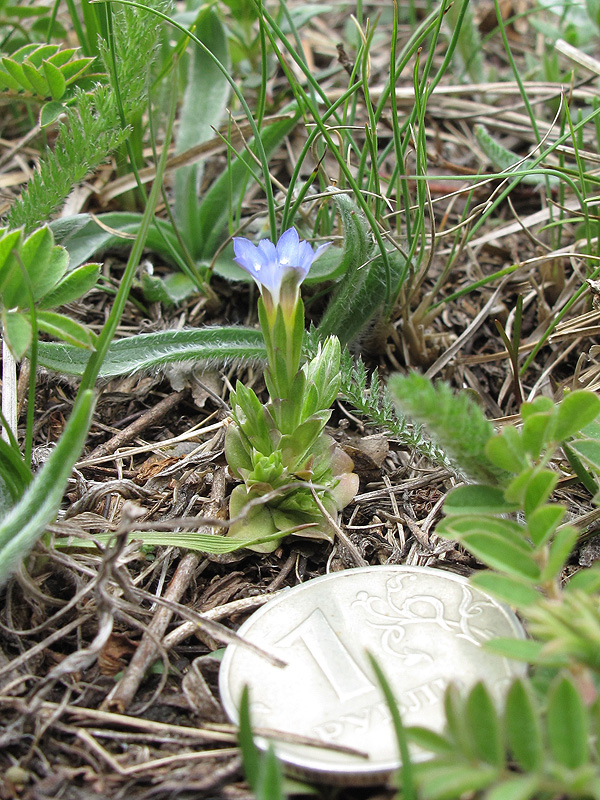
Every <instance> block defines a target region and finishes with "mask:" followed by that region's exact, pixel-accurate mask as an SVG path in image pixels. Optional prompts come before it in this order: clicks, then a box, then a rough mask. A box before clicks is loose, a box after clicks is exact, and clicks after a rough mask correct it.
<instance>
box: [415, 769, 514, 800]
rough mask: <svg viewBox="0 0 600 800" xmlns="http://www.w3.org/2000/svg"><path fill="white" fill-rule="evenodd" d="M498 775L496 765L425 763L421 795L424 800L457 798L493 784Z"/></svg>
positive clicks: (451, 799)
mask: <svg viewBox="0 0 600 800" xmlns="http://www.w3.org/2000/svg"><path fill="white" fill-rule="evenodd" d="M497 777H498V771H497V770H496V769H495V768H494V767H485V766H482V765H481V764H478V765H477V766H471V765H469V764H440V765H438V764H434V765H431V766H429V765H424V768H423V771H422V773H421V775H420V780H419V786H420V789H421V791H420V794H419V796H420V797H421V798H422V800H456V799H457V798H460V797H462V796H463V795H466V794H468V795H471V794H473V793H475V792H479V791H481V790H482V789H485V788H486V787H487V786H489V785H490V784H493V783H494V782H495V780H496V779H497Z"/></svg>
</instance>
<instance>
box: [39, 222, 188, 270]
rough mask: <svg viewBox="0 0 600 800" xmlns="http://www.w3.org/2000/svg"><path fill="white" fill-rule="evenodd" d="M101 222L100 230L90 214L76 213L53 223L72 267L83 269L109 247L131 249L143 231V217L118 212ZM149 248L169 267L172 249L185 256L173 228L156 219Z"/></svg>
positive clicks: (150, 231) (167, 223)
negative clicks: (128, 246) (129, 243)
mask: <svg viewBox="0 0 600 800" xmlns="http://www.w3.org/2000/svg"><path fill="white" fill-rule="evenodd" d="M97 219H98V222H100V223H101V224H102V225H103V226H104V227H100V225H99V224H98V223H97V222H96V220H95V219H93V218H92V217H91V216H90V215H89V214H75V215H74V216H72V217H65V218H61V219H56V220H54V221H53V222H51V223H50V229H51V230H52V231H53V233H54V235H55V237H56V241H57V242H60V244H62V245H63V246H64V247H66V248H67V250H68V251H69V255H70V257H71V258H70V263H71V267H73V268H74V267H78V266H80V265H81V264H83V263H84V261H87V260H88V259H89V258H91V257H92V256H94V255H96V254H97V253H99V252H101V251H102V250H104V249H106V248H108V247H127V245H128V241H129V240H130V239H131V238H132V237H135V236H136V235H137V233H138V231H139V230H140V225H141V222H142V215H141V214H135V213H132V212H121V211H114V212H110V213H108V214H99V215H98V217H97ZM111 231H114V233H111ZM119 234H121V235H119ZM165 240H166V242H167V243H165ZM146 246H147V247H148V249H149V250H152V251H153V252H154V253H157V254H158V255H160V256H162V257H163V258H164V259H166V261H167V262H168V263H169V264H171V263H172V262H173V255H172V250H174V251H175V252H176V253H179V254H180V256H181V257H182V258H184V257H185V256H184V254H183V253H182V252H181V248H180V246H179V242H178V241H177V236H176V235H175V231H174V230H173V227H172V226H171V224H170V223H169V222H166V221H165V220H159V219H156V218H155V219H154V220H153V222H152V225H151V227H150V230H149V232H148V238H147V240H146Z"/></svg>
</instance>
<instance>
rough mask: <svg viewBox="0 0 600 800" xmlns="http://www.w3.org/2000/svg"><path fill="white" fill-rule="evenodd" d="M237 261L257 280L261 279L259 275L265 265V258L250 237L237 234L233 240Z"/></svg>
mask: <svg viewBox="0 0 600 800" xmlns="http://www.w3.org/2000/svg"><path fill="white" fill-rule="evenodd" d="M233 252H234V253H235V261H236V262H237V263H238V264H239V265H240V267H242V269H245V270H246V272H249V273H250V275H252V277H253V278H254V279H255V280H260V278H259V275H260V271H261V269H262V267H263V258H262V254H261V252H260V250H259V249H258V248H257V247H255V246H254V245H253V244H252V242H251V241H250V240H249V239H243V238H242V237H239V236H236V237H235V238H234V240H233Z"/></svg>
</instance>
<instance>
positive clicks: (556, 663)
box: [484, 637, 567, 667]
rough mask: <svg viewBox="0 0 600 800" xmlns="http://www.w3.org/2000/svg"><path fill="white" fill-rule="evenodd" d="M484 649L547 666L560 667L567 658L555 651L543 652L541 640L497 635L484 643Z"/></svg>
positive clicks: (506, 656) (516, 659) (517, 659)
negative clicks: (496, 637)
mask: <svg viewBox="0 0 600 800" xmlns="http://www.w3.org/2000/svg"><path fill="white" fill-rule="evenodd" d="M484 646H485V649H486V650H489V652H490V653H496V655H499V656H503V657H504V658H512V659H514V660H515V661H528V662H529V663H531V664H545V665H547V666H553V667H562V666H564V665H565V664H566V663H567V658H566V657H565V656H563V655H560V654H557V653H545V652H544V644H543V643H542V642H534V641H533V640H532V639H513V638H504V637H499V638H498V639H491V640H490V641H489V642H486V643H485V645H484Z"/></svg>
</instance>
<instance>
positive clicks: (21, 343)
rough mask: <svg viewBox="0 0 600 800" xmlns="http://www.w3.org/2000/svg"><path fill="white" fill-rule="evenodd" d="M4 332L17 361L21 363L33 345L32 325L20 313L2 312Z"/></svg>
mask: <svg viewBox="0 0 600 800" xmlns="http://www.w3.org/2000/svg"><path fill="white" fill-rule="evenodd" d="M2 331H3V334H4V338H5V340H6V343H7V344H8V346H9V347H10V349H11V352H12V354H13V355H14V357H15V360H16V361H20V360H21V359H22V358H23V356H24V355H25V353H26V352H27V350H28V349H29V345H30V344H31V337H32V331H31V325H30V323H29V320H28V319H27V318H26V317H25V315H24V314H21V313H20V312H18V311H6V310H4V309H3V311H2Z"/></svg>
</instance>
